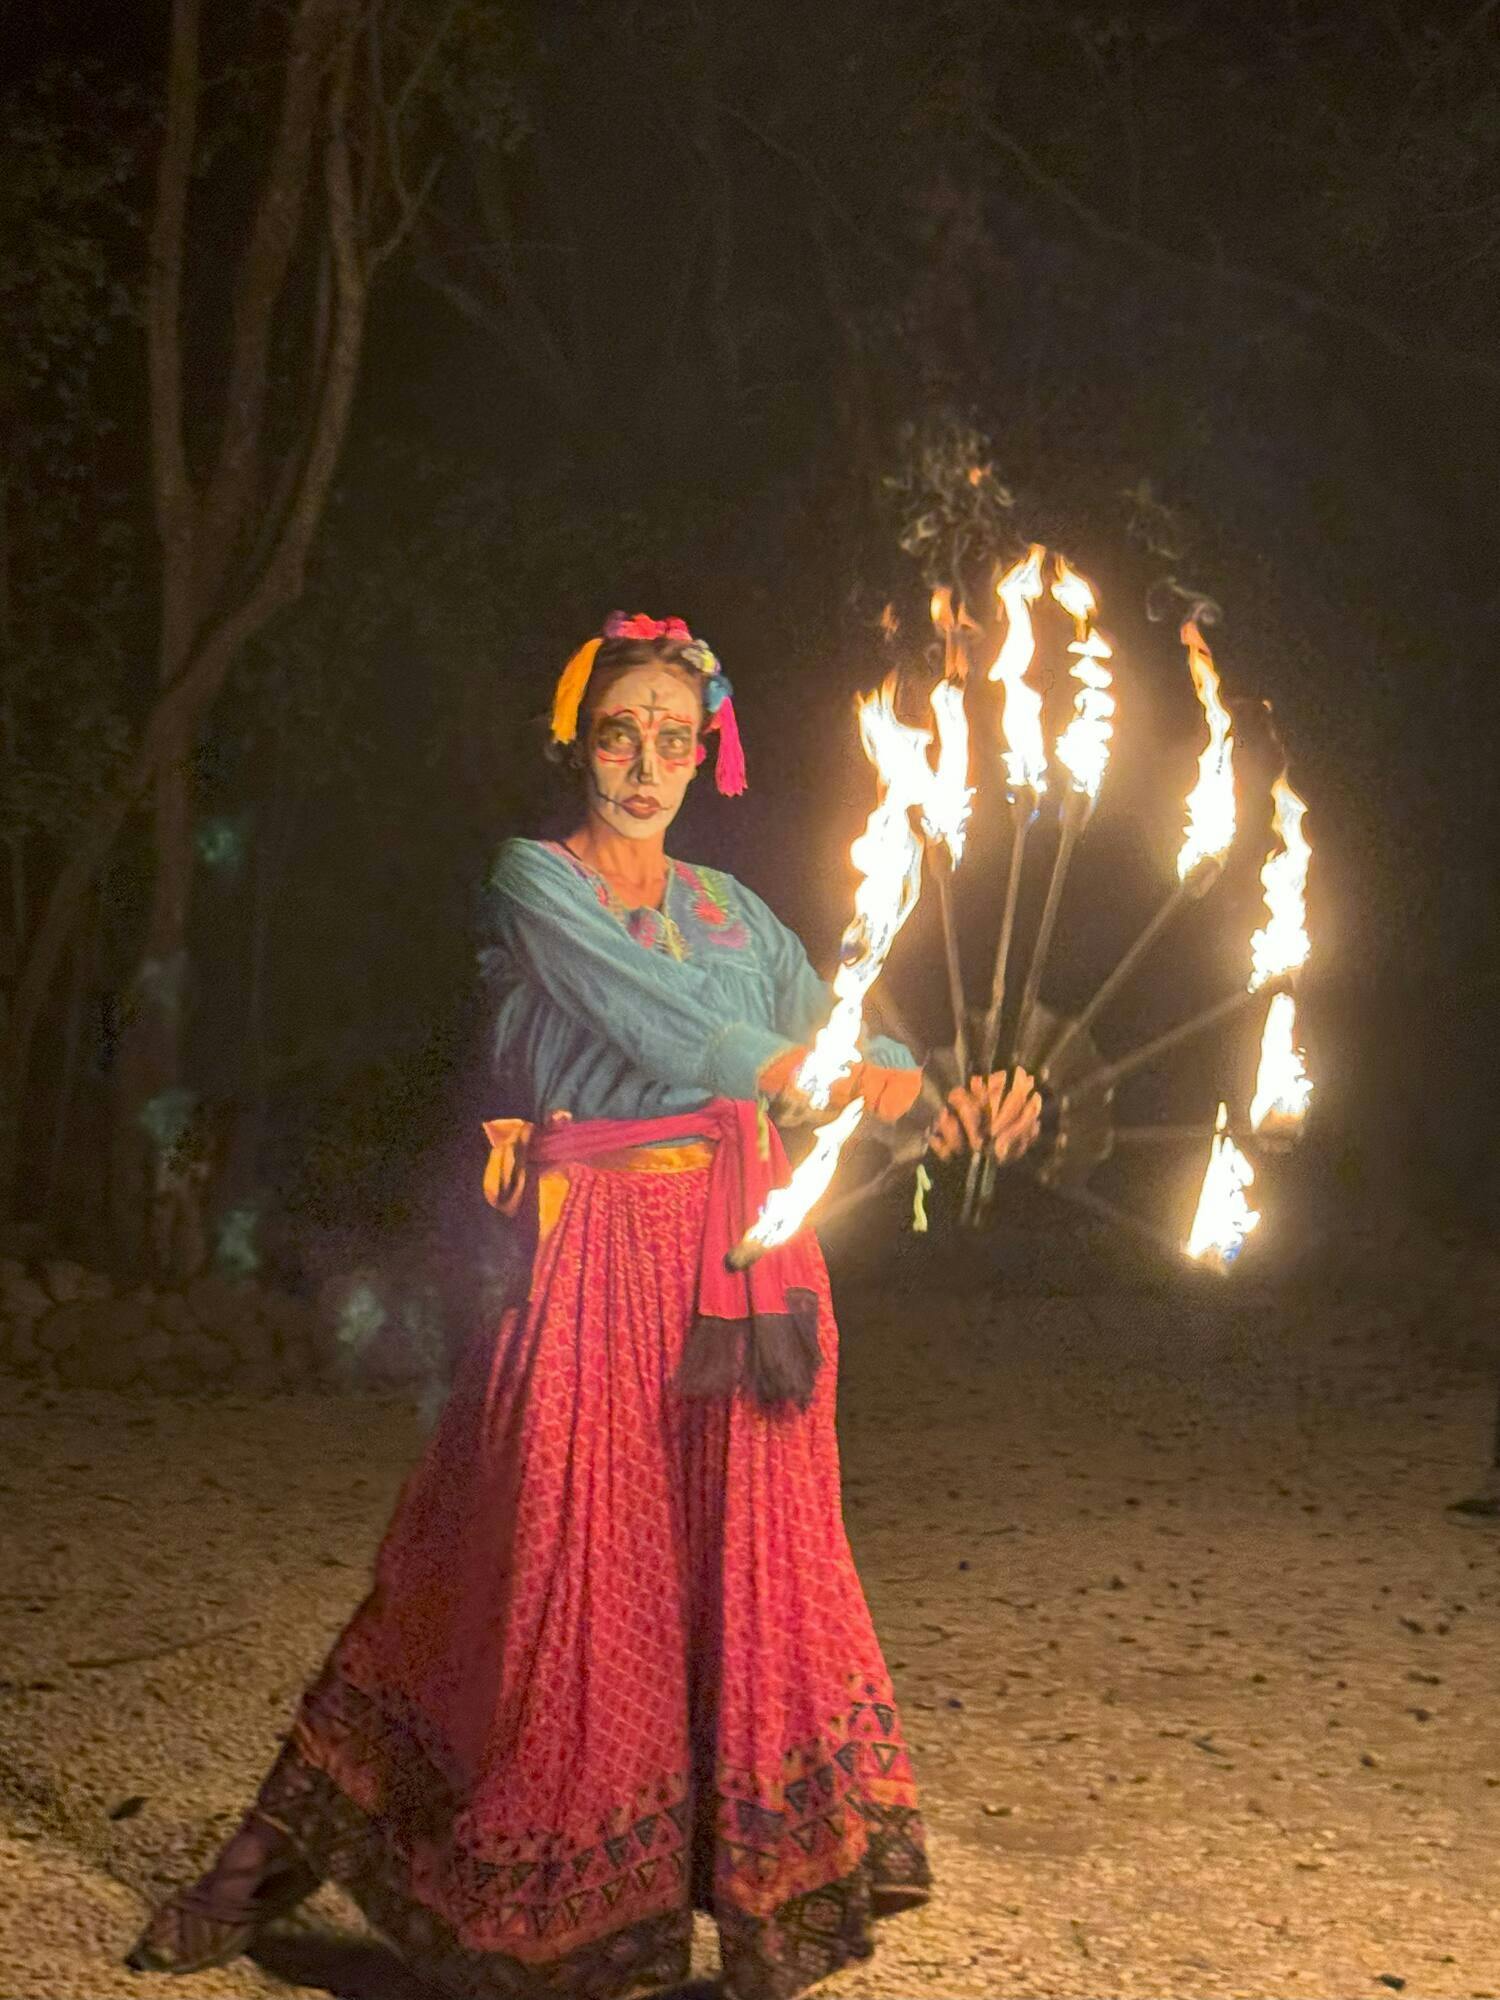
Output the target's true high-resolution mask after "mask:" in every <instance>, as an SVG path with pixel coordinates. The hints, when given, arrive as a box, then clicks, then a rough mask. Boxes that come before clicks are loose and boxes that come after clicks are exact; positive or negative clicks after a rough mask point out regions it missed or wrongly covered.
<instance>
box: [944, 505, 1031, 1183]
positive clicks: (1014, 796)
mask: <svg viewBox="0 0 1500 2000" xmlns="http://www.w3.org/2000/svg"><path fill="white" fill-rule="evenodd" d="M1046 559H1047V551H1046V550H1045V549H1044V548H1043V547H1042V546H1041V544H1040V543H1039V542H1033V543H1032V545H1031V547H1030V548H1029V549H1028V550H1027V551H1026V553H1025V555H1024V556H1022V558H1021V560H1020V561H1019V562H1018V563H1014V564H1013V565H1012V566H1011V568H1010V569H1008V570H1007V571H1006V572H1005V574H1004V576H1002V577H1001V578H1000V580H999V582H998V583H997V584H996V585H995V595H996V597H998V598H999V600H1000V604H1001V607H1002V609H1003V610H1004V612H1005V637H1004V639H1003V640H1002V641H1001V643H1000V650H999V652H998V653H997V654H996V655H995V662H994V665H993V666H992V667H991V668H990V672H989V678H990V679H991V680H992V681H998V682H999V684H1000V686H1001V688H1002V689H1003V690H1004V706H1003V709H1002V712H1001V738H1002V745H1003V747H1002V749H1001V753H1000V755H1001V761H1002V762H1003V763H1004V765H1005V789H1006V793H1007V795H1008V796H1009V799H1010V806H1011V815H1012V821H1011V842H1010V873H1009V875H1008V876H1007V878H1006V884H1005V905H1004V909H1003V911H1002V913H1001V918H1000V936H999V940H998V942H997V943H996V946H995V970H994V973H993V975H992V977H991V980H990V1004H989V1007H988V1009H987V1011H986V1013H985V1017H984V1033H983V1036H982V1038H981V1041H980V1056H979V1067H980V1069H981V1071H982V1072H983V1073H984V1075H986V1076H988V1075H989V1074H990V1073H991V1072H992V1071H993V1069H994V1067H995V1058H996V1056H997V1055H998V1054H999V1050H1000V1022H1001V1017H1002V1015H1003V1014H1004V1012H1005V986H1006V980H1007V977H1008V975H1009V970H1010V947H1011V939H1012V937H1013V936H1014V933H1015V927H1016V905H1017V903H1018V902H1019V900H1020V894H1021V867H1022V863H1023V862H1024V860H1025V858H1026V836H1027V834H1028V833H1030V831H1031V826H1032V822H1033V821H1034V820H1035V818H1036V816H1037V808H1038V806H1039V804H1040V802H1041V798H1042V794H1043V793H1044V792H1045V791H1046V789H1047V740H1046V737H1045V735H1044V734H1043V731H1042V697H1041V695H1040V694H1039V693H1038V692H1037V690H1036V689H1035V688H1034V687H1032V685H1031V684H1030V682H1029V681H1028V680H1027V678H1026V674H1027V670H1028V668H1029V667H1030V665H1031V663H1032V661H1033V659H1035V657H1036V627H1035V625H1034V624H1033V622H1032V617H1031V607H1032V605H1033V604H1035V603H1036V602H1037V600H1038V599H1039V598H1040V597H1041V595H1042V593H1043V591H1044V590H1045V588H1046V586H1045V584H1044V583H1043V581H1042V564H1043V563H1044V562H1045V561H1046ZM959 1081H960V1082H961V1083H963V1082H966V1081H967V1078H965V1077H962V1076H961V1077H960V1078H959ZM980 1171H981V1162H980V1159H979V1156H978V1154H977V1153H976V1154H975V1156H974V1157H973V1158H972V1159H971V1160H970V1162H969V1177H968V1180H967V1182H966V1184H965V1187H964V1206H963V1214H964V1219H965V1220H966V1221H971V1220H972V1219H973V1215H974V1203H975V1200H976V1197H977V1196H978V1193H979V1177H980Z"/></svg>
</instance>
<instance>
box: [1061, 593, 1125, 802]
mask: <svg viewBox="0 0 1500 2000" xmlns="http://www.w3.org/2000/svg"><path fill="white" fill-rule="evenodd" d="M1052 595H1053V596H1054V597H1055V598H1056V599H1057V601H1058V603H1059V604H1060V605H1061V606H1062V608H1063V610H1064V611H1066V612H1067V614H1068V616H1069V617H1070V618H1071V619H1072V620H1073V628H1074V632H1075V634H1076V636H1075V638H1074V640H1073V643H1072V645H1071V646H1069V648H1068V651H1069V652H1070V653H1071V654H1072V655H1073V666H1072V669H1071V671H1072V675H1073V678H1074V680H1075V681H1077V683H1078V693H1077V695H1076V696H1075V697H1074V701H1073V720H1072V721H1071V722H1070V723H1069V724H1068V726H1067V728H1066V729H1065V730H1064V731H1063V733H1062V735H1061V736H1059V737H1058V739H1057V756H1058V761H1059V763H1061V764H1064V765H1066V767H1067V769H1068V772H1069V774H1070V775H1071V777H1072V780H1073V789H1074V790H1075V791H1077V792H1083V793H1085V794H1086V795H1087V797H1089V798H1090V799H1097V798H1098V796H1099V787H1100V786H1101V785H1102V784H1103V783H1104V773H1105V771H1106V770H1107V769H1108V767H1109V739H1110V738H1111V736H1113V734H1114V724H1113V723H1112V722H1111V720H1110V717H1111V716H1112V715H1113V714H1114V712H1115V698H1114V695H1113V693H1112V692H1111V688H1112V685H1113V678H1114V677H1113V675H1112V674H1111V673H1110V670H1109V668H1108V667H1107V666H1105V664H1104V662H1105V661H1106V660H1108V659H1111V658H1112V657H1113V648H1112V647H1111V646H1110V643H1109V641H1108V640H1107V639H1106V638H1105V637H1104V636H1103V634H1102V633H1100V632H1096V631H1095V629H1094V593H1093V591H1092V590H1091V589H1090V587H1089V585H1088V584H1087V583H1086V582H1085V580H1084V579H1083V578H1082V577H1081V576H1080V575H1079V574H1078V572H1077V570H1075V569H1070V568H1069V566H1068V564H1067V563H1066V562H1065V561H1064V560H1063V558H1062V557H1061V556H1059V557H1058V558H1057V577H1056V580H1055V581H1054V583H1053V585H1052Z"/></svg>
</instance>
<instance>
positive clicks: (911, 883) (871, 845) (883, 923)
mask: <svg viewBox="0 0 1500 2000" xmlns="http://www.w3.org/2000/svg"><path fill="white" fill-rule="evenodd" d="M892 695H893V688H892V685H891V683H890V682H889V681H888V682H887V683H886V685H885V686H884V687H883V688H882V689H881V690H880V692H879V693H878V694H874V695H870V696H868V697H867V698H866V699H865V700H863V701H861V703H860V705H859V734H860V741H861V742H862V743H863V744H864V747H865V754H866V756H867V757H869V759H870V761H871V762H872V763H873V764H874V766H875V768H876V771H877V772H878V773H879V776H880V784H881V795H880V799H879V802H878V803H877V804H876V806H875V809H874V811H873V812H872V813H871V814H870V817H869V819H868V820H867V821H866V823H865V830H864V832H863V833H862V834H860V836H859V838H858V839H857V840H856V841H855V842H854V844H853V846H852V847H851V848H850V850H849V857H850V859H851V860H852V861H853V863H854V865H855V867H856V868H857V869H858V870H859V872H860V876H861V880H860V883H859V886H858V888H857V889H856V890H855V892H854V916H853V919H852V920H851V922H850V923H849V924H848V926H847V928H846V929H845V931H844V940H843V945H842V947H841V949H840V952H839V968H838V971H837V972H836V973H835V974H834V977H833V991H834V1006H833V1012H832V1014H830V1015H829V1017H828V1019H827V1021H826V1022H825V1023H824V1025H823V1027H822V1028H821V1030H820V1031H819V1033H818V1036H817V1039H816V1040H815V1041H814V1043H813V1045H812V1048H811V1049H810V1050H809V1051H808V1054H807V1057H806V1059H805V1060H804V1062H803V1064H802V1066H801V1068H800V1069H799V1070H798V1072H797V1083H798V1086H799V1088H800V1089H802V1090H803V1091H804V1092H805V1093H806V1095H807V1096H808V1098H809V1099H810V1100H811V1102H812V1103H813V1105H814V1106H815V1108H817V1109H819V1110H821V1109H822V1108H823V1107H824V1106H825V1105H826V1104H827V1103H828V1098H829V1093H830V1092H831V1090H832V1089H833V1086H834V1084H835V1083H837V1082H838V1080H839V1078H840V1077H843V1076H847V1075H848V1073H849V1071H850V1070H851V1069H852V1067H853V1066H854V1063H855V1061H856V1059H857V1058H858V1054H859V1035H860V1026H861V1023H862V1021H863V1018H864V1004H865V995H866V994H867V993H868V992H869V990H870V988H871V987H872V986H873V985H874V983H875V981H876V980H877V979H878V978H879V976H880V971H881V968H882V967H883V966H884V964H885V961H886V955H887V953H888V952H889V951H890V948H891V946H892V944H894V943H895V940H896V933H897V932H898V931H899V930H900V929H901V926H902V925H903V924H904V923H905V922H906V920H907V918H908V917H909V916H910V915H911V913H912V909H913V906H914V905H915V903H916V900H917V894H918V891H919V890H920V888H921V884H922V843H921V841H920V840H919V839H918V838H917V835H916V834H915V833H914V832H913V830H912V825H911V819H910V813H911V809H912V807H913V806H917V807H919V808H925V806H926V804H927V802H928V798H929V795H930V793H931V790H932V768H931V766H930V765H929V764H928V761H927V750H928V745H929V744H930V743H931V741H932V737H931V734H930V732H929V731H927V730H925V729H912V728H909V727H908V726H907V724H906V723H904V722H898V721H897V719H896V712H895V709H894V707H893V706H892Z"/></svg>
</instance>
